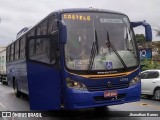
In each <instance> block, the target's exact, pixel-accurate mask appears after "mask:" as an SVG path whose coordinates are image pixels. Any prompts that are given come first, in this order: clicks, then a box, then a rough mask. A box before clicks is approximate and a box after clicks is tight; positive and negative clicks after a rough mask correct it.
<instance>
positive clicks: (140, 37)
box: [136, 34, 146, 43]
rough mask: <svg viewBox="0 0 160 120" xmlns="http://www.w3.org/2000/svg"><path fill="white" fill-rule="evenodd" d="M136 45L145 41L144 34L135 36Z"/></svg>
mask: <svg viewBox="0 0 160 120" xmlns="http://www.w3.org/2000/svg"><path fill="white" fill-rule="evenodd" d="M136 41H137V43H143V42H145V41H146V39H145V36H144V34H136Z"/></svg>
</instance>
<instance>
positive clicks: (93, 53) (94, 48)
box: [87, 30, 98, 72]
mask: <svg viewBox="0 0 160 120" xmlns="http://www.w3.org/2000/svg"><path fill="white" fill-rule="evenodd" d="M94 35H95V41H94V42H93V43H92V49H91V53H90V59H89V64H88V68H87V70H88V72H89V71H90V70H92V66H93V63H94V58H95V56H96V54H97V53H98V37H97V31H96V30H95V33H94Z"/></svg>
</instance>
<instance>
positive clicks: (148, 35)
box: [131, 21, 152, 41]
mask: <svg viewBox="0 0 160 120" xmlns="http://www.w3.org/2000/svg"><path fill="white" fill-rule="evenodd" d="M141 25H142V26H143V27H144V28H145V36H146V41H152V29H151V26H150V25H149V24H148V23H147V22H146V21H143V22H141V21H140V22H131V26H132V28H135V27H138V26H141Z"/></svg>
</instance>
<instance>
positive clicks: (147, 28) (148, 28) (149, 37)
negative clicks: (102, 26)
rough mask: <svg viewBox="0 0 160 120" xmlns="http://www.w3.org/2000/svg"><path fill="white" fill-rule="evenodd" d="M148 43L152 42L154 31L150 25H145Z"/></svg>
mask: <svg viewBox="0 0 160 120" xmlns="http://www.w3.org/2000/svg"><path fill="white" fill-rule="evenodd" d="M144 27H145V35H146V41H152V29H151V26H150V25H145V26H144Z"/></svg>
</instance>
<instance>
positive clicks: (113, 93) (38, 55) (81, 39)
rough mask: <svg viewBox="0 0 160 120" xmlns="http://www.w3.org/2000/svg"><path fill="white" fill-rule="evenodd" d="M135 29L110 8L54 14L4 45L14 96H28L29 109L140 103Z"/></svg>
mask: <svg viewBox="0 0 160 120" xmlns="http://www.w3.org/2000/svg"><path fill="white" fill-rule="evenodd" d="M134 26H135V23H133V24H131V22H130V21H129V18H128V17H127V16H126V15H125V14H123V13H119V12H114V11H109V10H102V9H93V8H89V9H63V10H59V11H55V12H52V13H51V14H49V15H48V16H47V17H45V18H44V19H43V20H41V21H40V22H39V23H38V24H37V25H35V26H34V27H32V28H30V29H28V30H27V31H26V32H25V33H23V34H22V35H21V36H18V37H17V39H16V40H15V41H14V42H13V43H11V44H10V45H8V46H7V52H6V56H7V78H8V84H9V85H10V86H12V87H13V89H14V92H15V95H16V96H17V97H20V96H21V95H22V93H25V94H28V95H29V102H30V109H31V110H59V109H61V106H62V105H63V107H64V109H81V108H90V107H95V108H96V107H98V108H105V106H109V105H116V104H123V103H128V102H135V101H139V100H140V95H141V82H140V77H139V73H140V60H139V53H138V49H137V46H136V41H135V35H134V31H133V27H134ZM149 28H150V27H146V38H147V40H151V33H150V32H151V31H150V29H149Z"/></svg>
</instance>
